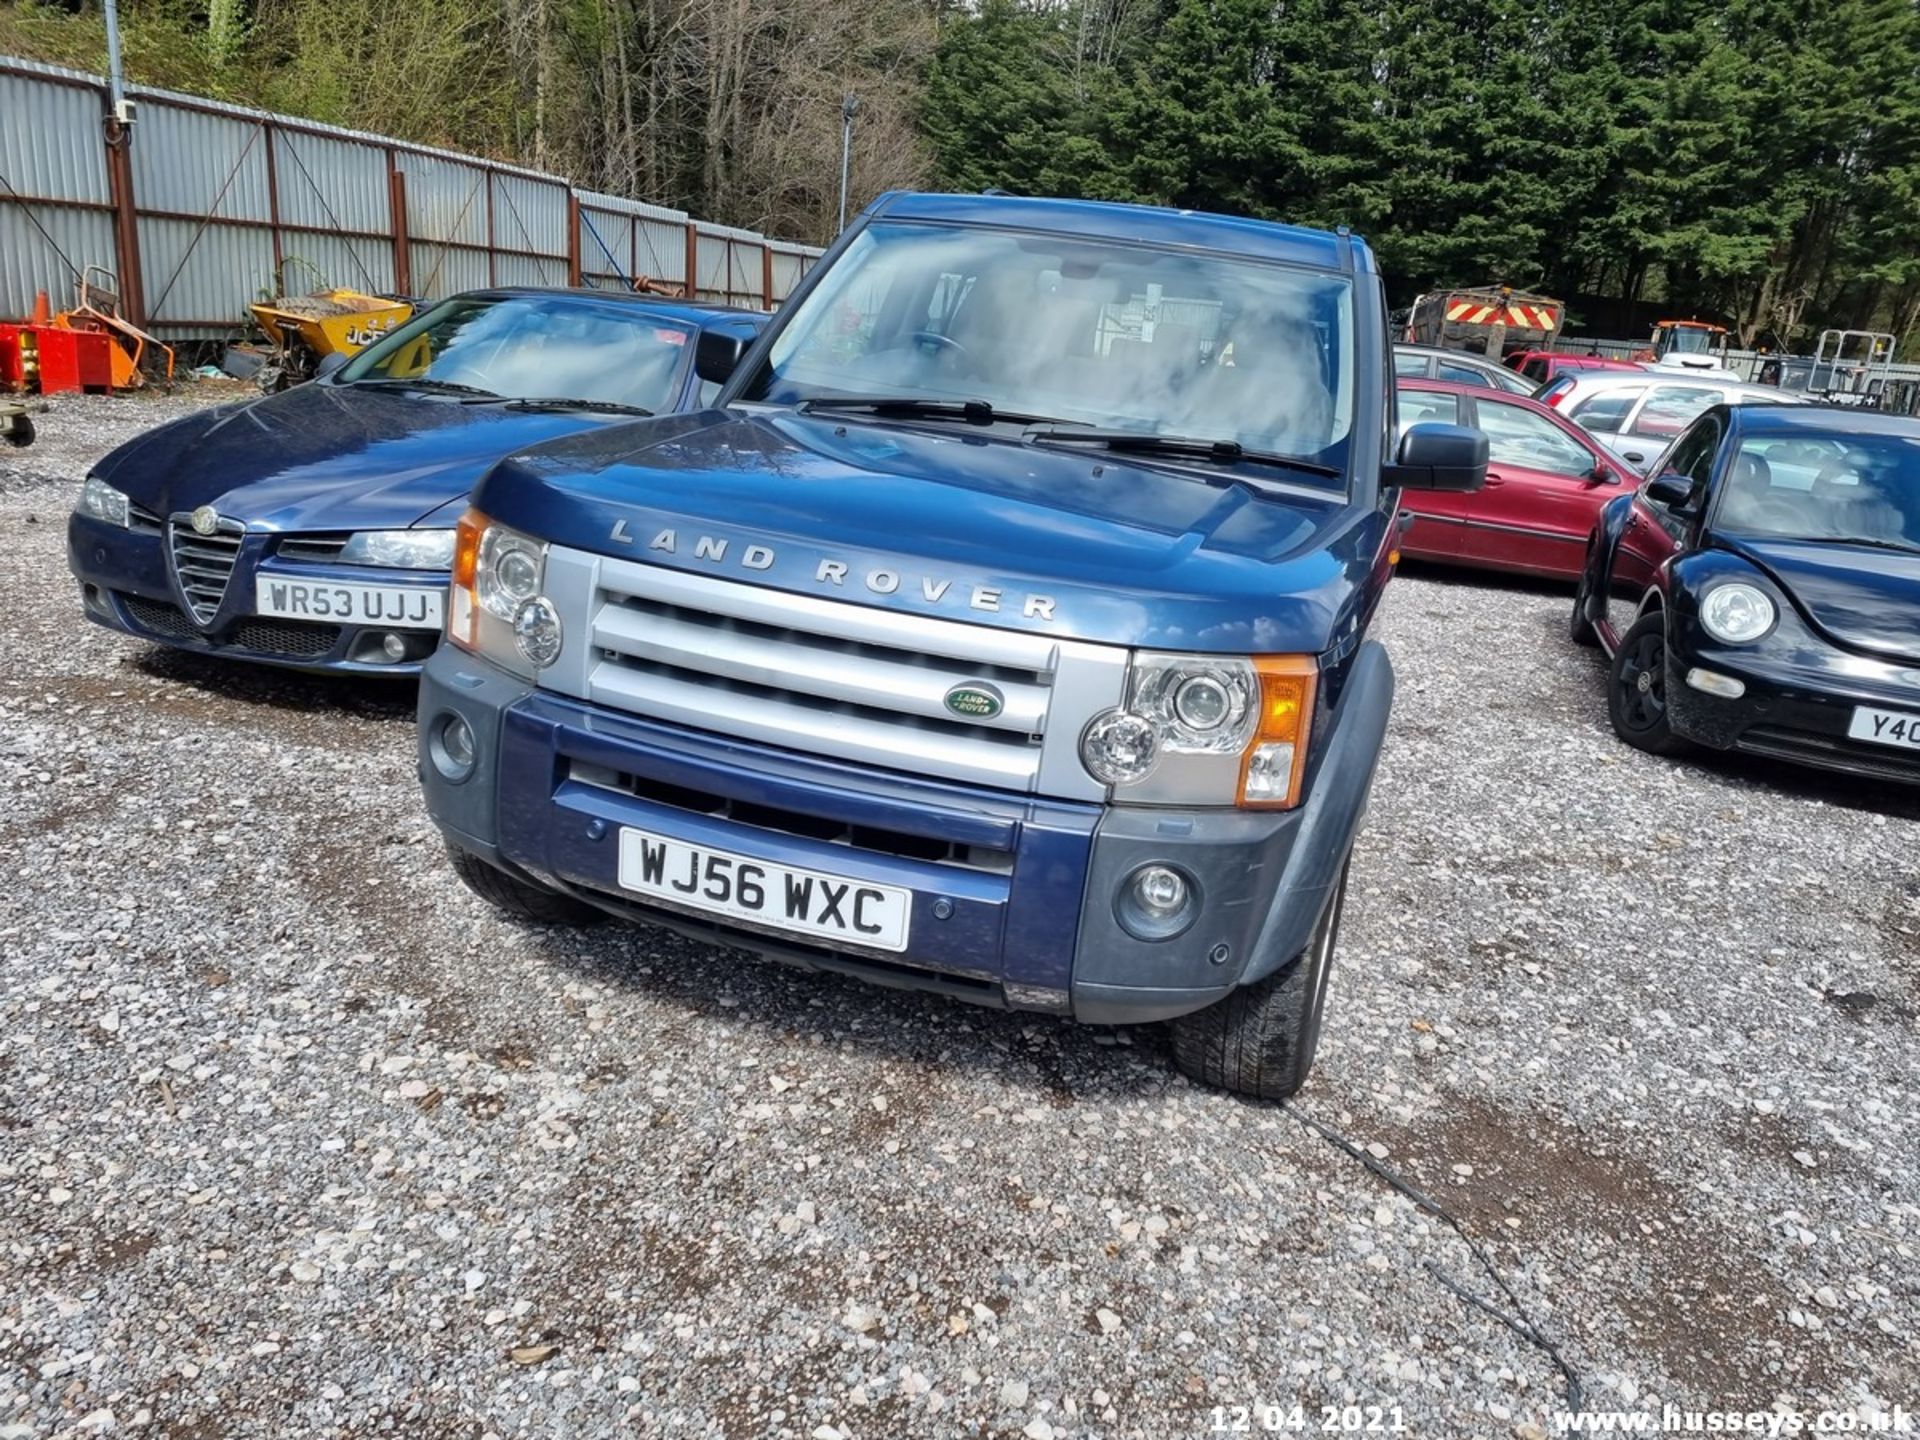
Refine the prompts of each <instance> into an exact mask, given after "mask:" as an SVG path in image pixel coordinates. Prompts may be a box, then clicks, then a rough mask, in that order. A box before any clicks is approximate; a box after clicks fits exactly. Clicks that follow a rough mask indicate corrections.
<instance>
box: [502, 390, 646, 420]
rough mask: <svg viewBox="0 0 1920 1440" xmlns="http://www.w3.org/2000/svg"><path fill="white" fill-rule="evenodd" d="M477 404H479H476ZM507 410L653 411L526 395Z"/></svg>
mask: <svg viewBox="0 0 1920 1440" xmlns="http://www.w3.org/2000/svg"><path fill="white" fill-rule="evenodd" d="M476 403H477V402H476ZM501 408H502V409H505V410H591V411H594V412H595V413H597V414H603V415H643V416H644V415H651V414H653V411H651V410H644V409H642V408H641V407H640V406H638V405H626V404H623V403H621V402H620V401H618V400H575V399H570V398H569V397H567V396H565V395H526V396H517V397H515V398H514V399H512V400H507V401H503V402H502V404H501Z"/></svg>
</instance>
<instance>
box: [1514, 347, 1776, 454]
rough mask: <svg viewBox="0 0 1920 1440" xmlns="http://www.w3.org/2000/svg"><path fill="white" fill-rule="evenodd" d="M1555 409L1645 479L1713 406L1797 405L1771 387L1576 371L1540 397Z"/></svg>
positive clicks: (1653, 373) (1650, 373)
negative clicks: (1672, 445) (1670, 446)
mask: <svg viewBox="0 0 1920 1440" xmlns="http://www.w3.org/2000/svg"><path fill="white" fill-rule="evenodd" d="M1534 398H1535V399H1536V400H1539V401H1541V402H1543V403H1544V404H1547V405H1551V406H1552V407H1553V408H1554V409H1556V410H1558V411H1559V412H1560V413H1561V414H1562V415H1564V416H1566V417H1567V418H1568V419H1569V420H1571V421H1573V423H1574V424H1576V425H1578V426H1580V428H1581V429H1583V430H1585V431H1587V432H1588V433H1589V434H1591V435H1592V436H1593V437H1594V438H1595V439H1596V440H1598V441H1599V442H1600V443H1601V444H1602V445H1604V446H1606V447H1607V449H1608V450H1610V451H1611V452H1612V453H1613V454H1615V455H1618V456H1619V457H1620V459H1621V460H1622V461H1624V462H1625V463H1626V464H1627V465H1629V466H1631V467H1632V468H1633V470H1634V471H1635V473H1637V474H1641V475H1644V474H1646V473H1647V470H1648V469H1649V468H1650V467H1651V466H1652V464H1653V462H1654V461H1656V460H1658V459H1659V458H1660V455H1661V452H1662V451H1664V450H1665V449H1666V448H1667V446H1668V445H1669V444H1671V443H1672V442H1673V440H1674V438H1675V437H1676V436H1678V435H1679V434H1680V432H1681V431H1682V430H1684V429H1686V428H1687V426H1689V425H1691V424H1692V423H1693V421H1694V417H1695V416H1697V415H1699V414H1700V413H1701V412H1702V411H1704V410H1706V409H1707V407H1708V406H1711V405H1720V404H1727V405H1754V404H1762V403H1764V404H1771V405H1797V404H1803V403H1805V402H1804V400H1803V398H1802V397H1801V396H1798V395H1791V394H1788V393H1787V392H1786V391H1784V390H1776V389H1774V388H1773V387H1772V386H1770V385H1749V384H1747V383H1745V382H1744V381H1740V380H1721V379H1713V378H1709V377H1705V376H1691V375H1685V374H1674V373H1672V372H1671V371H1660V370H1654V369H1651V368H1649V369H1647V370H1645V371H1643V372H1642V373H1640V374H1637V375H1636V374H1631V373H1629V372H1627V371H1625V370H1590V371H1579V370H1576V371H1572V372H1569V373H1568V374H1565V375H1562V376H1560V377H1559V378H1558V379H1556V380H1554V381H1553V382H1551V383H1550V384H1548V385H1546V386H1543V387H1542V388H1541V390H1540V393H1539V394H1538V395H1536V396H1535V397H1534Z"/></svg>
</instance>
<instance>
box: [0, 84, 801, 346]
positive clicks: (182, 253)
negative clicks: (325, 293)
mask: <svg viewBox="0 0 1920 1440" xmlns="http://www.w3.org/2000/svg"><path fill="white" fill-rule="evenodd" d="M127 93H128V95H129V96H130V97H131V98H132V99H133V100H134V101H135V103H136V105H137V107H138V108H137V115H136V121H135V124H134V126H133V129H132V134H131V139H130V141H128V142H126V143H109V141H108V138H107V137H108V128H107V126H106V125H105V123H104V117H105V116H106V113H107V109H108V90H107V82H106V81H105V80H104V79H103V78H101V77H100V76H97V75H88V74H85V73H83V72H80V71H77V70H64V69H60V68H58V67H55V66H50V65H41V64H38V63H36V62H33V61H29V60H18V59H13V58H10V57H6V56H0V319H3V318H9V317H17V316H22V315H25V314H26V313H27V312H28V310H29V309H31V307H32V305H33V297H34V293H35V292H36V291H38V290H45V291H47V292H48V293H49V295H51V296H52V297H53V300H54V304H55V306H56V308H58V307H60V306H62V305H64V304H65V303H67V301H68V298H69V297H71V295H72V294H73V282H74V280H75V279H76V278H77V272H78V271H79V270H82V269H84V268H85V267H87V266H90V265H98V266H100V267H102V268H104V269H106V270H108V271H111V272H113V273H114V275H115V276H116V277H117V279H118V283H119V292H120V297H121V305H122V309H123V310H124V312H125V313H126V314H127V316H128V318H129V319H132V320H133V321H135V322H136V323H138V324H143V325H145V326H146V327H147V328H149V329H151V330H152V331H154V332H155V333H156V334H158V335H160V336H162V337H163V338H168V339H208V340H211V339H217V338H219V337H220V336H222V335H224V334H227V333H229V332H232V331H234V330H236V329H238V328H240V327H241V326H243V325H244V324H245V323H246V307H247V305H248V304H249V303H251V302H253V301H255V300H259V299H262V298H264V297H266V296H270V295H274V294H280V293H285V292H303V291H307V290H313V289H317V288H321V287H323V286H331V285H345V286H351V287H353V288H356V289H362V290H372V291H380V292H394V293H399V294H406V295H416V296H422V297H425V298H427V299H439V298H441V297H442V296H446V295H451V294H454V293H456V292H458V291H461V290H473V289H478V288H480V287H482V286H487V285H591V286H596V287H600V288H620V287H624V286H629V285H633V284H635V283H637V282H640V281H643V280H650V281H654V282H656V283H658V284H661V285H665V286H669V287H672V288H674V289H676V290H678V291H680V292H681V293H691V294H694V295H697V296H698V297H699V298H701V299H706V300H716V301H724V302H726V303H729V304H733V305H744V306H750V307H756V308H765V309H772V308H773V307H774V306H775V305H778V304H779V303H780V302H781V301H782V300H784V299H785V298H786V297H787V296H788V295H789V294H791V293H792V291H793V289H794V287H795V286H796V285H798V284H799V282H800V278H801V276H803V275H804V274H805V273H806V271H807V268H808V267H809V266H810V265H811V264H812V263H813V261H814V260H815V259H816V258H817V257H818V256H819V254H820V251H819V250H817V249H815V248H813V247H811V246H805V245H795V244H789V243H787V242H784V241H778V240H770V239H768V238H767V237H766V236H764V235H760V234H757V233H756V232H754V231H751V230H736V229H732V228H729V227H727V226H724V225H714V224H709V223H708V222H706V221H704V220H696V219H694V218H692V217H691V216H689V215H687V214H686V213H685V212H683V211H679V210H669V209H666V208H663V207H662V206H658V205H649V204H646V203H644V202H642V201H638V200H627V199H622V198H620V197H618V196H613V195H596V194H592V193H589V192H587V191H581V190H575V189H574V188H573V187H572V186H571V185H569V184H568V183H567V182H566V181H565V180H563V179H560V178H559V177H557V176H553V175H543V174H540V173H539V172H538V171H534V170H524V169H521V168H519V167H517V166H513V165H503V164H500V163H498V162H496V161H492V160H482V159H478V158H476V157H474V156H471V155H458V154H454V153H452V152H450V151H445V150H432V149H428V148H426V147H424V146H419V145H409V144H407V143H405V142H403V141H399V140H391V139H387V138H385V137H383V136H379V135H366V134H361V133H359V132H356V131H352V130H340V129H336V128H334V127H333V126H329V125H318V124H315V123H314V122H312V121H310V120H298V119H293V118H291V117H289V116H285V115H272V114H268V113H267V112H265V111H262V110H248V109H244V108H242V107H240V106H236V105H223V104H220V103H219V102H217V101H212V100H203V99H198V98H196V97H194V96H191V95H179V94H175V93H173V92H171V91H165V90H149V89H144V88H141V87H138V86H135V87H130V88H129V90H128V92H127ZM689 286H691V289H689Z"/></svg>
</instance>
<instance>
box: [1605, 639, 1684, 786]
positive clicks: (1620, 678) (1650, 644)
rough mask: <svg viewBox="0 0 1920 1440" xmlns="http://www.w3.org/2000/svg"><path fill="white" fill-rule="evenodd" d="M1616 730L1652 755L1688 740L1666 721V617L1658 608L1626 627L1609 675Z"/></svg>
mask: <svg viewBox="0 0 1920 1440" xmlns="http://www.w3.org/2000/svg"><path fill="white" fill-rule="evenodd" d="M1607 718H1608V719H1610V720H1611V721H1613V733H1614V734H1616V735H1618V736H1619V737H1620V738H1621V739H1622V740H1624V741H1626V742H1627V744H1629V745H1631V746H1633V748H1634V749H1636V750H1644V751H1646V752H1647V753H1648V754H1649V755H1678V754H1679V753H1680V752H1681V751H1683V750H1685V749H1686V748H1687V742H1686V741H1685V740H1682V739H1681V738H1680V737H1679V736H1678V735H1676V734H1674V733H1673V729H1672V727H1671V726H1670V725H1669V724H1668V721H1667V617H1666V615H1665V613H1664V612H1662V611H1659V610H1654V611H1651V612H1649V613H1648V614H1646V615H1643V616H1641V617H1640V619H1639V620H1638V621H1637V622H1636V623H1635V624H1634V627H1633V628H1632V629H1631V630H1629V631H1627V634H1626V638H1625V639H1623V640H1622V641H1621V642H1620V648H1619V649H1618V650H1617V651H1615V652H1614V656H1613V669H1612V670H1611V671H1610V672H1609V673H1608V675H1607Z"/></svg>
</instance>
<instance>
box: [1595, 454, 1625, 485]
mask: <svg viewBox="0 0 1920 1440" xmlns="http://www.w3.org/2000/svg"><path fill="white" fill-rule="evenodd" d="M1619 483H1620V472H1619V471H1618V470H1615V469H1614V468H1613V467H1612V466H1611V465H1609V464H1607V462H1606V461H1604V460H1596V461H1594V462H1593V473H1592V474H1590V475H1588V476H1587V484H1589V485H1618V484H1619Z"/></svg>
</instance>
